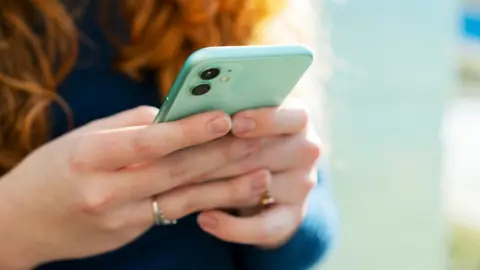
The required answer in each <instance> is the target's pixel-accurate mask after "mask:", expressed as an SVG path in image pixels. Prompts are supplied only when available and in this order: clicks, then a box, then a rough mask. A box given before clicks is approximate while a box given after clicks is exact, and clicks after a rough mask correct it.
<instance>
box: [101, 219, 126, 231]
mask: <svg viewBox="0 0 480 270" xmlns="http://www.w3.org/2000/svg"><path fill="white" fill-rule="evenodd" d="M99 225H100V229H101V230H104V231H120V230H122V229H125V228H126V227H127V226H128V222H127V220H126V219H124V218H119V217H114V216H106V217H104V218H103V219H101V221H100V224H99Z"/></svg>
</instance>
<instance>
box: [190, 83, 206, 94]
mask: <svg viewBox="0 0 480 270" xmlns="http://www.w3.org/2000/svg"><path fill="white" fill-rule="evenodd" d="M208 91H210V85H209V84H199V85H197V86H195V87H194V88H193V89H192V91H191V92H192V95H194V96H201V95H205V94H206V93H208Z"/></svg>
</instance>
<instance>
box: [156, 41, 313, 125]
mask: <svg viewBox="0 0 480 270" xmlns="http://www.w3.org/2000/svg"><path fill="white" fill-rule="evenodd" d="M312 61H313V53H312V52H311V51H310V50H309V49H308V48H306V47H304V46H301V45H273V46H230V47H208V48H204V49H200V50H198V51H196V52H194V53H193V54H191V55H190V57H189V58H188V59H187V60H186V61H185V64H184V66H183V68H182V70H181V71H180V74H179V75H178V77H177V79H176V80H175V83H174V85H173V87H172V88H171V90H170V92H169V94H168V96H167V97H166V99H165V101H164V103H163V105H162V107H161V108H160V112H159V113H158V115H157V117H156V118H155V122H157V123H158V122H169V121H175V120H178V119H181V118H184V117H187V116H190V115H193V114H197V113H202V112H206V111H212V110H222V111H225V112H226V113H228V114H230V115H232V114H234V113H236V112H239V111H243V110H247V109H255V108H261V107H270V106H278V105H280V104H281V103H282V102H283V101H284V100H285V98H286V97H287V96H288V95H289V93H290V92H291V91H292V89H293V88H294V87H295V85H296V84H297V83H298V81H299V80H300V78H301V77H302V76H303V74H304V73H305V71H306V70H307V69H308V68H309V66H310V65H311V64H312Z"/></svg>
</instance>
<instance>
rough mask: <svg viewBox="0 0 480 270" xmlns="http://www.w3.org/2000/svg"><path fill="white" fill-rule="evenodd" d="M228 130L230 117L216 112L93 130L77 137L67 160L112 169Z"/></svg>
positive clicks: (80, 164) (207, 139)
mask: <svg viewBox="0 0 480 270" xmlns="http://www.w3.org/2000/svg"><path fill="white" fill-rule="evenodd" d="M230 128H231V120H230V118H229V117H228V116H227V115H226V114H225V113H223V112H218V111H216V112H208V113H203V114H198V115H194V116H191V117H188V118H185V119H182V120H179V121H175V122H168V123H160V124H154V125H150V126H137V127H124V128H117V129H110V130H102V131H94V132H91V133H87V134H84V135H81V136H79V138H78V140H77V141H76V145H75V146H74V151H73V153H72V155H71V160H70V161H71V162H72V164H71V165H72V166H73V167H74V168H77V165H79V166H78V167H81V168H85V167H87V168H93V169H106V170H111V169H113V170H115V169H118V168H122V167H125V166H129V165H132V164H136V163H141V162H145V161H148V160H152V159H155V158H159V157H162V156H165V155H168V154H169V153H172V152H174V151H177V150H179V149H183V148H186V147H189V146H192V145H196V144H202V143H205V142H208V141H211V140H214V139H216V138H219V137H221V136H224V135H225V134H227V133H228V132H229V131H230Z"/></svg>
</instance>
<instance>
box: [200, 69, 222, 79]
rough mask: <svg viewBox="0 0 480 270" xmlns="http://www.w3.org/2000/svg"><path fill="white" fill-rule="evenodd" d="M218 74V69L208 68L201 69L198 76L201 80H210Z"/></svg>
mask: <svg viewBox="0 0 480 270" xmlns="http://www.w3.org/2000/svg"><path fill="white" fill-rule="evenodd" d="M219 74H220V69H218V68H209V69H206V70H204V71H202V73H201V74H200V78H202V80H211V79H214V78H216V77H217V76H218V75H219Z"/></svg>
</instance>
